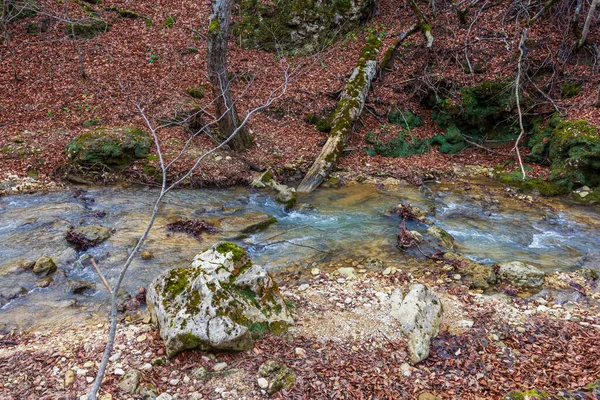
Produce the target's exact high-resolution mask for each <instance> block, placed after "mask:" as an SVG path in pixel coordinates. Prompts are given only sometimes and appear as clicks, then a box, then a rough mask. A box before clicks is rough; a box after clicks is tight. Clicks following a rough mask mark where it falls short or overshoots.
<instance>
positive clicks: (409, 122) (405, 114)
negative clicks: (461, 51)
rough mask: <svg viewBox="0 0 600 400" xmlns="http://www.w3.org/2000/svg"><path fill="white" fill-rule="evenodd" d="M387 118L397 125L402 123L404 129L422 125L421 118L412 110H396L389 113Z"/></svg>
mask: <svg viewBox="0 0 600 400" xmlns="http://www.w3.org/2000/svg"><path fill="white" fill-rule="evenodd" d="M387 119H388V121H389V122H391V123H392V124H395V125H400V126H401V127H403V128H404V129H407V130H411V129H414V128H416V127H418V126H421V125H422V123H423V122H422V121H421V118H420V117H419V116H418V115H415V114H414V113H413V112H412V111H408V110H406V111H400V110H394V111H390V112H389V113H388V116H387Z"/></svg>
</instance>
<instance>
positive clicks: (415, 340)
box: [391, 284, 442, 364]
mask: <svg viewBox="0 0 600 400" xmlns="http://www.w3.org/2000/svg"><path fill="white" fill-rule="evenodd" d="M394 299H396V300H394ZM398 299H399V296H393V297H392V301H398ZM391 315H392V317H394V318H396V319H397V320H398V321H399V322H400V327H401V329H402V332H403V333H404V334H405V335H406V336H408V353H409V356H410V361H411V362H412V363H413V364H417V363H419V362H421V361H423V360H424V359H426V358H427V357H428V356H429V346H430V344H431V339H433V338H434V337H436V336H437V334H438V331H439V328H440V323H441V322H442V304H441V302H440V300H439V298H438V296H437V294H436V293H435V292H434V291H433V290H431V289H429V288H428V287H427V286H425V285H422V284H416V285H413V286H412V287H411V288H410V291H409V292H408V294H407V295H406V297H405V298H404V300H402V303H400V305H397V304H392V311H391Z"/></svg>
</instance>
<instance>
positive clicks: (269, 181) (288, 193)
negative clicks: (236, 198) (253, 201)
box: [252, 170, 298, 211]
mask: <svg viewBox="0 0 600 400" xmlns="http://www.w3.org/2000/svg"><path fill="white" fill-rule="evenodd" d="M252 187H253V188H256V189H264V188H270V189H271V190H272V191H273V192H274V193H275V200H277V201H278V202H280V203H282V204H283V205H284V206H285V209H286V211H287V210H290V209H291V208H292V207H294V205H295V204H296V201H297V200H298V193H296V189H294V188H291V187H289V186H286V185H282V184H281V183H278V182H277V181H276V180H275V178H274V177H273V173H272V172H271V170H266V171H265V172H263V173H262V175H261V176H259V177H258V178H257V179H255V180H254V181H253V182H252Z"/></svg>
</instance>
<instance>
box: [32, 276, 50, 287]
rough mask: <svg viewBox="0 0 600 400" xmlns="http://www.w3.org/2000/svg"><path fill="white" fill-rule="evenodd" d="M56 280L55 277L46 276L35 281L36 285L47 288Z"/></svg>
mask: <svg viewBox="0 0 600 400" xmlns="http://www.w3.org/2000/svg"><path fill="white" fill-rule="evenodd" d="M53 281H54V279H52V277H49V276H47V277H45V278H42V279H39V280H38V281H37V282H36V283H35V287H39V288H46V287H48V286H50V284H51V283H52V282H53Z"/></svg>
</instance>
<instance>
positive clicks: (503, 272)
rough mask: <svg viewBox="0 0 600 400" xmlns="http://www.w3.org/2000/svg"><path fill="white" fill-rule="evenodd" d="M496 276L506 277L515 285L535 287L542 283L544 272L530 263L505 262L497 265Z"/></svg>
mask: <svg viewBox="0 0 600 400" xmlns="http://www.w3.org/2000/svg"><path fill="white" fill-rule="evenodd" d="M497 268H498V276H499V277H500V278H502V279H507V280H509V281H510V282H512V283H513V284H514V285H516V286H521V287H537V286H540V285H542V284H543V283H544V279H545V277H546V274H545V273H544V272H543V271H541V270H539V269H538V268H536V267H534V266H533V265H530V264H525V263H523V262H520V261H511V262H505V263H501V264H498V265H497Z"/></svg>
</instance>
